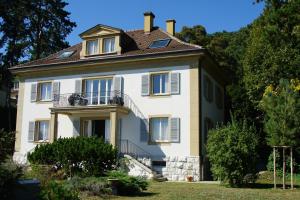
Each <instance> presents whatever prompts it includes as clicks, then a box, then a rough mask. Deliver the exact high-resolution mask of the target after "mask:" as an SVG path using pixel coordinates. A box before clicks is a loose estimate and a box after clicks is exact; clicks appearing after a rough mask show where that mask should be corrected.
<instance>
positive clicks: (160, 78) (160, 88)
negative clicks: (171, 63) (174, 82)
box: [150, 73, 171, 96]
mask: <svg viewBox="0 0 300 200" xmlns="http://www.w3.org/2000/svg"><path fill="white" fill-rule="evenodd" d="M162 75H167V78H168V81H167V84H166V88H165V91H166V92H161V91H162V84H163V82H162ZM154 76H159V84H160V85H159V93H154V80H153V79H154ZM150 77H151V94H152V95H154V96H162V95H169V94H170V89H169V88H170V87H171V86H170V84H171V81H170V73H158V74H151V75H150Z"/></svg>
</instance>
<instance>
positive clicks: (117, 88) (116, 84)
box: [112, 76, 123, 96]
mask: <svg viewBox="0 0 300 200" xmlns="http://www.w3.org/2000/svg"><path fill="white" fill-rule="evenodd" d="M112 90H113V91H112V92H113V94H115V95H114V96H123V77H121V76H115V77H114V78H113V83H112Z"/></svg>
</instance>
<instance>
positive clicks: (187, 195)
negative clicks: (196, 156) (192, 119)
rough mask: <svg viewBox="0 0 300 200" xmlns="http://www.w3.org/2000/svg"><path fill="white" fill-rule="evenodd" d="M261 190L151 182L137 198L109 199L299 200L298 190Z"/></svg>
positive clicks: (267, 188)
mask: <svg viewBox="0 0 300 200" xmlns="http://www.w3.org/2000/svg"><path fill="white" fill-rule="evenodd" d="M257 186H258V187H259V186H260V187H262V188H256V189H253V188H243V189H241V188H227V187H224V186H220V185H217V184H203V183H186V182H183V183H175V182H162V183H159V182H151V183H150V187H149V188H148V190H147V192H145V193H143V195H141V196H138V197H120V196H118V197H110V199H120V200H122V199H124V200H125V199H128V200H129V199H136V200H138V199H149V200H151V199H155V200H158V199H170V200H171V199H172V200H174V199H183V200H184V199H201V200H205V199H226V200H227V199H243V200H248V199H249V200H250V199H251V200H252V199H255V200H256V199H262V200H266V199H274V200H275V199H276V200H277V199H285V200H287V199H293V200H295V199H300V189H299V188H297V189H295V190H293V191H291V190H288V189H287V190H285V191H283V190H281V189H276V190H274V189H272V188H270V187H272V185H267V184H264V185H259V184H258V185H257ZM82 197H84V198H83V199H87V200H97V199H100V198H98V197H89V198H87V196H82Z"/></svg>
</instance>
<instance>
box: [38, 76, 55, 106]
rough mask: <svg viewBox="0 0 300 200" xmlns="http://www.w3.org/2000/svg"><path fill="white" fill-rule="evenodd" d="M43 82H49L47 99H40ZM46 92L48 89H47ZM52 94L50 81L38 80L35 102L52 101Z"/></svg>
mask: <svg viewBox="0 0 300 200" xmlns="http://www.w3.org/2000/svg"><path fill="white" fill-rule="evenodd" d="M43 84H50V88H51V91H50V98H49V99H42V85H43ZM47 94H48V90H47ZM52 94H53V88H52V81H45V82H38V83H37V102H51V101H52Z"/></svg>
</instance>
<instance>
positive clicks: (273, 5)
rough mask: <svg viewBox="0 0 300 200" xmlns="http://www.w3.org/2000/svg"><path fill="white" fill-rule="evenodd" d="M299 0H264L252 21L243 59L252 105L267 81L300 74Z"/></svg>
mask: <svg viewBox="0 0 300 200" xmlns="http://www.w3.org/2000/svg"><path fill="white" fill-rule="evenodd" d="M299 10H300V1H298V0H297V1H295V0H290V1H283V0H281V1H280V0H272V1H266V8H265V10H264V13H263V15H262V16H261V17H260V18H259V19H257V20H256V21H255V22H254V23H253V24H252V29H251V31H250V36H249V40H248V42H247V43H248V44H247V48H246V53H245V55H244V56H245V58H244V59H243V71H244V76H243V82H244V84H245V89H246V91H247V94H248V96H249V99H250V101H251V102H252V103H253V105H254V107H255V108H256V109H259V107H258V103H259V101H260V99H261V98H262V95H263V93H264V89H265V88H266V86H268V85H278V83H279V79H280V78H286V79H291V78H294V77H299V76H300V67H299V66H300V57H299V55H300V34H299V33H300V32H299V30H300V28H299V27H300V26H299V19H300V13H299Z"/></svg>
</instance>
